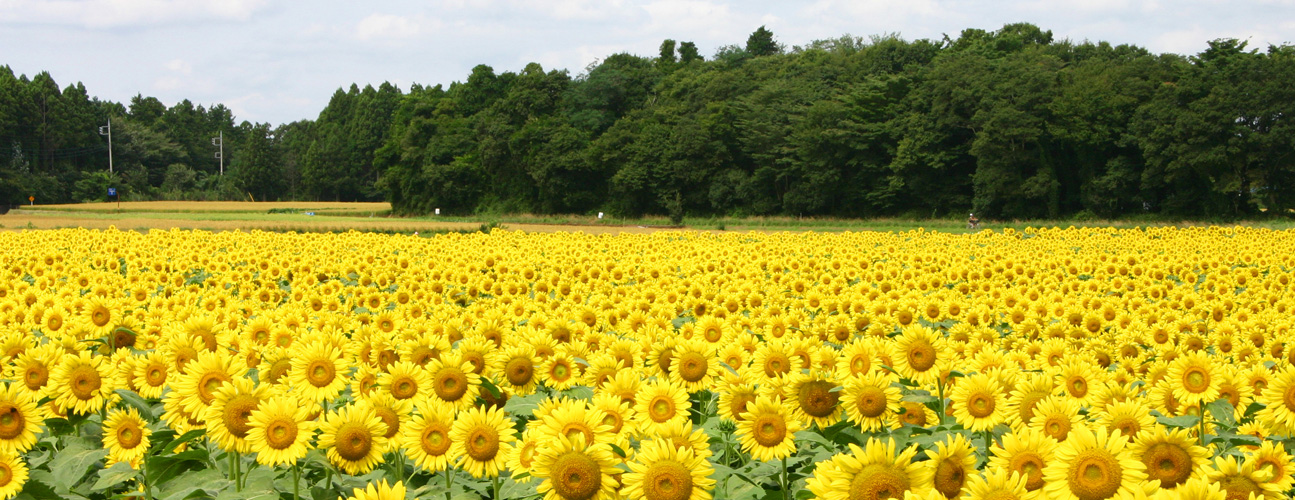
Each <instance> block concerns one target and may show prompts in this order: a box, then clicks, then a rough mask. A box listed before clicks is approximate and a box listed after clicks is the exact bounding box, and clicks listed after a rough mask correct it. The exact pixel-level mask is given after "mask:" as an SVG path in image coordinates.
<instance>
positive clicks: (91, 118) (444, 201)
mask: <svg viewBox="0 0 1295 500" xmlns="http://www.w3.org/2000/svg"><path fill="white" fill-rule="evenodd" d="M1291 81H1295V48H1293V47H1291V46H1288V45H1283V46H1271V47H1268V48H1266V49H1265V50H1258V49H1254V48H1249V47H1247V44H1246V43H1245V42H1242V41H1237V40H1215V41H1212V42H1210V43H1209V46H1208V48H1207V49H1206V50H1204V51H1202V52H1201V53H1199V54H1196V55H1190V56H1186V55H1178V54H1153V53H1151V52H1149V51H1147V50H1146V49H1143V48H1140V47H1137V46H1131V45H1114V46H1113V45H1111V44H1109V43H1105V42H1096V43H1094V42H1082V43H1075V42H1071V41H1067V40H1060V41H1058V40H1054V39H1053V36H1052V33H1051V32H1049V31H1044V30H1042V29H1040V28H1038V27H1036V26H1034V25H1030V24H1010V25H1006V26H1004V27H1003V28H1001V29H999V30H996V31H986V30H976V29H968V30H964V31H963V32H962V33H961V34H960V35H959V36H958V37H956V38H951V37H947V36H946V37H944V38H943V39H941V40H930V39H922V40H915V41H907V40H904V39H902V38H900V37H898V36H894V35H886V36H874V37H870V38H859V37H851V36H844V37H840V38H835V39H827V40H820V41H815V42H812V43H809V44H807V45H805V46H797V47H791V48H787V47H785V46H783V45H781V44H779V43H777V41H776V39H775V37H774V36H773V33H771V32H770V31H769V30H767V29H765V28H764V27H761V28H760V29H758V30H756V31H755V32H754V33H752V34H751V36H750V37H749V38H748V39H747V41H746V43H745V44H743V45H729V46H724V47H721V48H720V49H719V50H718V51H717V52H716V53H715V54H713V55H711V56H710V57H709V58H707V57H704V56H702V55H701V54H700V53H699V52H698V50H697V47H696V45H695V44H693V43H690V42H682V43H679V42H676V41H674V40H666V41H664V42H663V43H662V44H661V47H660V51H659V53H658V54H657V55H655V56H653V57H645V56H639V55H633V54H626V53H621V54H614V55H611V56H608V57H606V58H605V59H603V60H601V61H598V62H596V63H595V64H592V65H590V66H589V67H587V68H585V70H584V71H583V72H582V73H580V74H579V75H577V76H575V77H572V76H571V74H570V73H569V72H568V71H565V70H547V71H546V70H545V69H544V68H543V67H541V66H540V65H539V64H534V63H532V64H529V65H527V66H526V67H525V68H523V69H522V70H521V71H519V72H502V73H497V72H495V71H494V69H493V68H491V67H489V66H485V65H480V66H477V67H475V68H473V70H472V72H471V73H470V74H469V75H468V76H467V78H466V79H465V80H464V81H462V82H455V83H452V84H450V85H448V86H441V85H435V86H422V85H417V84H415V85H412V86H411V88H410V89H409V91H408V92H402V91H401V90H400V89H399V88H396V87H395V86H393V85H390V84H383V85H381V86H379V88H377V89H374V88H373V87H371V86H366V87H365V88H363V89H360V88H358V87H357V86H355V85H352V86H351V87H350V88H349V89H348V90H343V89H338V91H337V92H336V93H335V94H334V95H333V97H332V99H331V100H330V101H329V103H328V105H327V106H326V107H325V108H324V109H323V110H322V111H321V112H320V114H319V116H318V117H317V118H316V119H315V120H303V121H299V122H294V123H290V124H285V125H280V126H278V127H271V126H269V125H268V124H250V123H247V122H243V123H242V124H239V125H234V121H233V117H232V115H230V114H229V112H228V110H227V109H226V108H224V107H223V106H221V105H214V106H212V107H211V108H209V109H205V110H204V109H203V108H202V107H201V106H197V107H194V106H193V105H192V104H190V103H188V102H187V101H183V102H181V103H179V104H177V105H175V106H173V107H172V108H165V107H164V106H162V105H161V104H160V103H158V102H156V99H152V98H144V97H136V98H135V99H133V100H132V102H131V103H130V106H129V107H126V106H123V105H119V104H115V103H106V102H101V101H98V100H96V99H92V98H89V97H88V96H86V94H85V90H84V88H83V87H81V86H80V85H79V84H78V85H75V86H69V87H67V88H66V89H64V90H62V91H60V90H59V89H58V87H57V86H56V85H54V84H53V81H52V79H50V78H49V77H48V75H46V74H44V73H42V74H41V75H37V77H36V78H33V79H31V80H30V81H28V80H27V79H26V78H25V77H21V78H14V77H13V75H12V72H10V71H8V69H7V68H0V118H3V119H0V126H3V127H5V128H0V140H3V141H4V142H6V143H9V144H8V145H9V146H12V148H11V149H12V151H11V154H10V155H8V156H9V157H10V161H8V162H3V165H0V192H3V193H14V194H15V195H14V196H9V198H10V199H6V200H3V201H8V202H12V201H11V199H12V198H16V197H21V198H25V197H26V194H25V193H27V192H37V191H39V192H40V194H38V195H37V196H38V197H41V196H46V197H48V198H49V199H55V200H79V199H83V197H87V196H89V197H91V198H93V197H96V196H98V197H101V195H99V194H98V193H100V192H101V191H96V190H97V189H99V187H100V185H101V184H103V183H104V182H119V183H121V184H122V185H124V186H127V187H128V188H129V189H130V192H131V193H132V196H137V197H140V198H165V197H189V198H193V197H199V198H248V197H251V198H254V199H258V200H262V199H288V198H291V199H326V200H376V199H386V200H389V201H390V202H391V203H392V206H393V209H394V210H395V211H396V212H398V213H402V214H421V213H427V212H431V211H432V210H434V209H436V208H440V209H441V211H442V213H464V214H466V213H483V212H492V213H500V212H534V213H589V212H594V211H606V212H610V213H614V214H618V215H624V216H635V215H643V214H669V215H671V216H672V217H682V216H683V215H684V214H688V215H707V214H716V215H737V216H742V215H804V216H811V215H814V216H820V215H821V216H840V217H878V216H904V217H932V216H935V217H940V216H957V215H958V214H960V213H966V212H968V211H974V212H976V213H977V214H978V215H980V216H982V217H990V218H1066V217H1130V216H1134V217H1136V216H1142V215H1144V214H1145V215H1149V216H1166V217H1205V218H1219V219H1235V218H1241V217H1252V216H1257V215H1259V214H1260V213H1261V212H1264V211H1266V212H1267V213H1268V214H1282V215H1286V214H1288V213H1290V210H1291V209H1292V208H1295V162H1292V158H1291V154H1292V151H1295V147H1293V146H1295V133H1292V132H1295V131H1293V130H1292V128H1291V124H1290V123H1291V122H1290V120H1291V118H1290V117H1291V116H1295V109H1292V108H1295V95H1293V94H1295V86H1292V85H1290V83H1289V82H1291ZM109 117H113V119H114V122H113V123H114V131H113V132H114V155H116V157H117V158H119V159H118V160H117V161H118V163H122V162H123V161H124V163H122V166H121V167H120V168H119V172H120V173H118V174H115V175H118V176H119V178H118V179H104V178H103V176H105V175H106V173H105V172H106V157H101V156H102V155H97V154H85V155H81V156H78V154H80V152H83V151H92V150H93V149H94V148H95V147H97V146H98V145H101V144H102V143H103V142H104V141H103V139H102V138H101V137H100V136H98V134H97V132H96V131H95V126H94V124H97V123H100V122H104V121H106V119H107V118H109ZM13 124H17V125H16V126H11V125H13ZM119 130H120V132H119ZM221 131H223V132H224V134H225V137H226V152H227V155H229V158H230V160H228V163H227V169H228V170H227V174H228V175H225V176H220V175H213V172H214V169H215V168H217V167H216V165H217V164H216V161H215V160H214V159H213V158H212V157H211V156H212V153H213V151H214V149H213V148H212V146H211V145H210V137H214V136H215V135H216V134H217V133H218V132H221ZM119 133H120V134H122V135H123V137H124V139H122V140H123V141H128V142H125V143H119V142H118V141H119V139H118V134H119ZM119 144H122V145H121V146H119ZM127 144H129V145H127ZM132 147H133V148H134V149H130V148H132ZM118 148H125V149H124V151H125V152H124V153H118V151H117V150H118ZM122 154H126V155H127V157H126V158H127V159H126V160H121V159H120V158H122V156H121V155H122ZM131 155H133V156H131ZM42 199H45V198H43V197H42Z"/></svg>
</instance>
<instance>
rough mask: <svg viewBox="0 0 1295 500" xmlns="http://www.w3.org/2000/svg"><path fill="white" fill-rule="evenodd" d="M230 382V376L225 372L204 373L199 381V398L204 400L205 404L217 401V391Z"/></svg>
mask: <svg viewBox="0 0 1295 500" xmlns="http://www.w3.org/2000/svg"><path fill="white" fill-rule="evenodd" d="M230 380H231V379H230V377H229V374H227V373H225V372H216V371H213V372H208V373H204V374H203V375H202V377H201V378H199V379H198V397H199V398H201V399H202V402H203V404H211V401H212V400H213V399H216V391H218V390H220V386H222V385H225V383H226V382H229V381H230Z"/></svg>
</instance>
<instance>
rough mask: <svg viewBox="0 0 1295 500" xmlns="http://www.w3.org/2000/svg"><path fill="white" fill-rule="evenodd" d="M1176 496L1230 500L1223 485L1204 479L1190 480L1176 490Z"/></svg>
mask: <svg viewBox="0 0 1295 500" xmlns="http://www.w3.org/2000/svg"><path fill="white" fill-rule="evenodd" d="M1174 494H1175V495H1177V497H1176V498H1177V499H1178V500H1227V499H1228V498H1229V497H1228V495H1227V492H1226V491H1224V490H1223V487H1222V485H1221V484H1219V483H1215V482H1212V481H1210V480H1208V479H1206V478H1203V477H1196V478H1191V479H1188V480H1187V482H1186V483H1183V484H1181V485H1179V486H1178V489H1176V490H1174ZM1166 497H1167V496H1166ZM1260 498H1262V496H1260Z"/></svg>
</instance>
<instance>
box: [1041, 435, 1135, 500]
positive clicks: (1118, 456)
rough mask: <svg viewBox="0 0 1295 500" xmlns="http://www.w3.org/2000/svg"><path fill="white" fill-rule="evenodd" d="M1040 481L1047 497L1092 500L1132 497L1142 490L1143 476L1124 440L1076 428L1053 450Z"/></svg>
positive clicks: (1126, 440)
mask: <svg viewBox="0 0 1295 500" xmlns="http://www.w3.org/2000/svg"><path fill="white" fill-rule="evenodd" d="M1043 478H1044V481H1046V485H1045V486H1044V487H1043V489H1044V491H1045V492H1047V494H1048V497H1049V498H1052V499H1058V500H1094V499H1103V498H1111V497H1113V496H1115V495H1124V496H1127V495H1133V494H1134V491H1136V490H1137V489H1140V488H1143V486H1142V485H1143V484H1144V483H1145V481H1146V479H1147V473H1146V467H1145V466H1144V465H1143V463H1142V462H1140V461H1138V460H1137V459H1135V458H1134V457H1132V456H1131V454H1130V453H1129V450H1128V438H1126V437H1124V436H1121V435H1120V434H1119V432H1115V433H1113V434H1108V433H1107V432H1106V431H1105V430H1104V429H1100V428H1099V429H1096V431H1094V430H1093V429H1090V428H1089V427H1088V426H1083V425H1080V426H1077V427H1075V428H1074V430H1072V431H1071V432H1070V436H1069V438H1068V439H1066V441H1065V442H1064V443H1061V445H1059V446H1058V447H1057V450H1056V456H1055V457H1054V458H1053V460H1052V463H1050V464H1048V466H1047V468H1046V469H1044V471H1043ZM1151 484H1155V483H1151ZM1148 493H1150V492H1148Z"/></svg>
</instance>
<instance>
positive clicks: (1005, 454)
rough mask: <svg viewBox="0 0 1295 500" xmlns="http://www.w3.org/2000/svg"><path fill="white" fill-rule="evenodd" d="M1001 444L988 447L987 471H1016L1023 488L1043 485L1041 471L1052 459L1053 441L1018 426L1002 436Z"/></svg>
mask: <svg viewBox="0 0 1295 500" xmlns="http://www.w3.org/2000/svg"><path fill="white" fill-rule="evenodd" d="M1002 441H1003V443H1002V445H1001V446H1000V445H995V446H993V447H991V448H990V452H991V453H992V454H993V455H992V456H990V457H989V464H988V465H989V467H988V469H989V470H1003V471H1007V472H1012V473H1014V474H1019V475H1020V477H1021V480H1022V481H1023V482H1024V484H1025V489H1026V490H1027V491H1037V490H1039V489H1040V488H1043V484H1044V482H1043V471H1044V469H1045V468H1046V467H1047V465H1048V464H1049V463H1050V462H1051V461H1052V454H1053V452H1054V451H1055V450H1056V448H1057V442H1056V440H1054V439H1052V438H1051V437H1049V436H1048V435H1047V434H1044V433H1042V432H1039V431H1036V430H1033V429H1030V428H1028V427H1025V428H1022V429H1021V430H1020V431H1017V432H1009V433H1007V434H1004V435H1003V438H1002Z"/></svg>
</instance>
